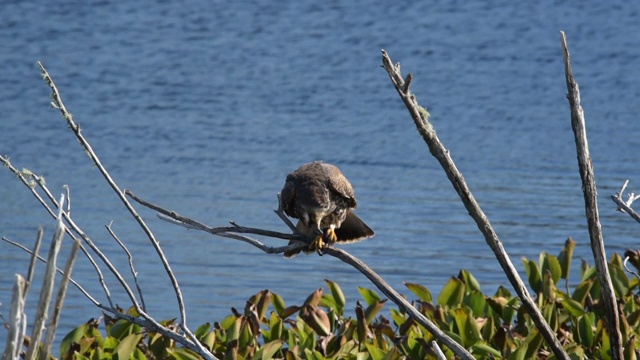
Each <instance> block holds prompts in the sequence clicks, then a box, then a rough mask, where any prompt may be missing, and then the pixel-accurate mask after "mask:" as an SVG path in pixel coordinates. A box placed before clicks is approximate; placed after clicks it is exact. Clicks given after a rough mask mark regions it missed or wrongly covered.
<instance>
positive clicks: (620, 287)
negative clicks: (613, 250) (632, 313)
mask: <svg viewBox="0 0 640 360" xmlns="http://www.w3.org/2000/svg"><path fill="white" fill-rule="evenodd" d="M609 273H610V275H611V283H612V284H613V290H614V291H615V293H616V297H617V298H619V299H620V298H623V297H624V296H625V295H627V293H628V292H629V278H627V276H626V275H625V273H624V270H622V269H620V267H618V266H609Z"/></svg>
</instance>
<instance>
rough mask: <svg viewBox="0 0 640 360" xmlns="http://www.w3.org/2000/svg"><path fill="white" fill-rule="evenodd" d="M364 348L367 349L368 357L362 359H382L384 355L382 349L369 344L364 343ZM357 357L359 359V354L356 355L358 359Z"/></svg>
mask: <svg viewBox="0 0 640 360" xmlns="http://www.w3.org/2000/svg"><path fill="white" fill-rule="evenodd" d="M365 346H366V347H367V352H368V356H365V357H364V359H371V360H383V359H384V356H385V353H384V351H383V350H382V349H380V348H379V347H377V346H375V345H373V344H369V343H366V344H365ZM359 357H360V353H359V354H358V358H359Z"/></svg>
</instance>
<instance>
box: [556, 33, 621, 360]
mask: <svg viewBox="0 0 640 360" xmlns="http://www.w3.org/2000/svg"><path fill="white" fill-rule="evenodd" d="M560 37H561V42H562V51H563V55H564V69H565V76H566V80H567V90H568V95H567V98H568V99H569V106H570V108H571V127H572V128H573V133H574V135H575V141H576V151H577V153H578V167H579V169H580V178H581V179H582V189H583V193H584V206H585V211H586V216H587V224H588V227H589V237H590V239H591V251H592V252H593V258H594V262H595V265H596V269H597V274H598V281H599V282H600V287H601V288H602V299H603V302H604V308H605V311H606V314H607V332H608V333H609V337H610V338H611V357H612V358H613V359H621V358H622V356H623V349H622V346H623V342H622V334H621V333H620V319H619V317H618V305H617V302H616V296H615V293H614V291H613V284H612V283H611V277H610V275H609V268H608V266H607V255H606V252H605V249H604V240H603V239H602V228H601V227H600V216H599V215H598V190H597V188H596V180H595V175H594V173H593V165H592V163H591V155H590V154H589V144H588V142H587V128H586V125H585V120H584V111H583V109H582V105H581V104H580V88H579V87H578V83H577V82H576V81H575V79H574V77H573V71H572V70H571V57H570V55H569V48H568V47H567V39H566V37H565V34H564V32H560Z"/></svg>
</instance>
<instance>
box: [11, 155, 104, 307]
mask: <svg viewBox="0 0 640 360" xmlns="http://www.w3.org/2000/svg"><path fill="white" fill-rule="evenodd" d="M0 162H2V163H3V165H4V166H5V167H6V168H8V169H9V171H11V172H12V173H13V174H14V175H15V176H16V177H17V178H18V179H20V181H21V182H22V183H23V184H24V185H25V186H26V187H27V188H29V190H30V191H31V194H32V195H33V196H34V197H35V198H36V199H37V200H38V202H39V203H40V205H42V206H43V207H44V208H45V209H46V210H47V212H48V213H49V215H51V216H52V217H53V218H54V219H55V218H56V213H55V212H54V211H53V210H52V209H51V207H49V205H48V204H47V203H46V202H45V201H44V199H43V198H42V197H41V196H40V194H38V192H37V191H36V184H37V185H38V186H39V187H40V188H41V189H42V190H43V191H44V192H45V194H46V195H47V197H48V198H49V200H50V201H51V202H52V203H53V204H54V206H55V207H56V209H58V202H57V201H56V200H55V198H54V197H53V195H51V192H50V191H49V189H48V188H47V186H46V184H45V181H44V178H42V177H39V176H37V175H36V174H34V173H33V172H31V171H29V170H26V169H25V170H23V171H19V170H18V169H16V168H15V167H14V166H13V165H12V164H11V162H10V161H9V158H8V157H6V158H5V157H2V156H0ZM26 177H29V178H31V179H33V180H32V181H28V180H27V178H26ZM64 216H65V220H66V219H67V214H66V213H65V214H64ZM67 224H68V225H69V226H68V227H66V228H65V231H66V232H67V235H69V237H71V239H73V240H74V241H77V240H78V238H77V237H76V234H74V233H73V232H72V230H73V231H76V230H78V231H76V232H77V233H78V235H82V231H80V230H79V229H78V228H77V226H76V225H75V224H74V223H73V222H69V221H68V222H67ZM85 236H86V235H85ZM87 239H88V237H87ZM85 240H86V239H85ZM89 240H90V239H89ZM80 250H82V252H83V254H84V255H85V256H86V257H87V259H88V260H89V262H90V263H91V265H92V266H93V268H94V270H95V271H96V274H97V275H98V281H99V282H100V285H102V289H103V290H104V292H105V294H106V296H107V300H108V301H109V305H110V306H111V307H114V306H113V303H112V302H111V293H110V291H109V288H108V287H107V284H106V283H105V281H104V276H103V275H102V270H100V267H99V266H98V264H97V263H96V261H95V260H94V259H93V256H91V254H90V253H89V252H88V251H87V249H86V248H85V247H84V246H80ZM26 251H29V250H26ZM29 252H30V253H32V252H31V251H29ZM45 262H46V261H45ZM91 299H93V298H91ZM93 301H95V300H93Z"/></svg>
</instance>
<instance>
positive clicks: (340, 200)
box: [280, 161, 374, 257]
mask: <svg viewBox="0 0 640 360" xmlns="http://www.w3.org/2000/svg"><path fill="white" fill-rule="evenodd" d="M280 196H281V201H282V206H283V209H284V212H285V213H286V214H287V215H289V216H290V217H292V218H296V219H298V224H297V225H296V228H297V229H298V230H299V231H300V232H301V233H303V234H304V235H306V236H307V237H308V238H311V239H313V241H312V242H311V243H310V244H309V250H308V251H306V250H305V251H304V252H305V253H309V252H311V251H317V252H318V254H320V255H322V247H324V244H333V243H334V242H344V243H349V242H355V241H360V240H363V239H366V238H369V237H372V236H373V235H374V232H373V230H371V229H370V228H369V227H368V226H367V224H365V223H364V222H363V221H362V220H360V218H359V217H357V216H356V214H355V213H353V211H352V210H353V209H355V208H356V207H357V202H356V197H355V193H354V192H353V187H351V183H349V180H347V178H346V177H344V175H342V172H340V169H338V168H337V167H336V166H334V165H331V164H325V163H323V162H322V161H315V162H312V163H309V164H304V165H302V166H300V167H299V168H298V169H297V170H296V171H294V172H292V173H291V174H289V176H287V180H286V182H285V184H284V188H283V189H282V192H281V193H280ZM295 242H296V241H294V240H292V241H290V242H289V244H293V243H295ZM299 252H300V250H297V251H289V252H285V253H284V256H286V257H291V256H294V255H296V254H298V253H299Z"/></svg>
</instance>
